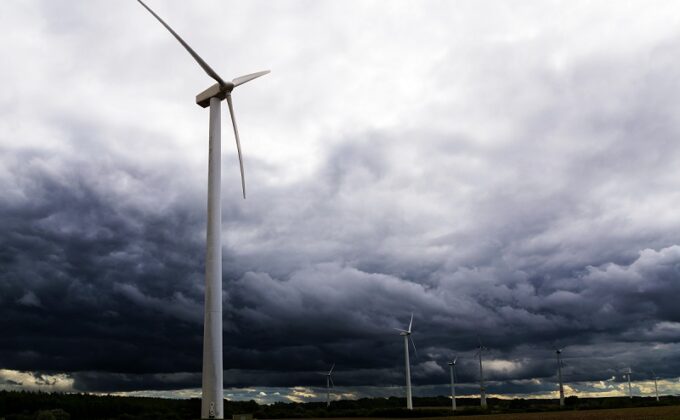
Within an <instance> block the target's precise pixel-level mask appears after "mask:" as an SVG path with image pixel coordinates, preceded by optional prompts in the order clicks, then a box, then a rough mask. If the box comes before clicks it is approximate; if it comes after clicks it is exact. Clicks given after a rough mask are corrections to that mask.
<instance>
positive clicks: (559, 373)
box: [555, 348, 564, 407]
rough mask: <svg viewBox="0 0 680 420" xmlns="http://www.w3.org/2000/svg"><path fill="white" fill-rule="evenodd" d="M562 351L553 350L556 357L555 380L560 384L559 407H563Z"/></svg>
mask: <svg viewBox="0 0 680 420" xmlns="http://www.w3.org/2000/svg"><path fill="white" fill-rule="evenodd" d="M562 350H564V349H558V348H555V354H556V355H557V380H558V381H559V383H560V407H564V385H563V384H562Z"/></svg>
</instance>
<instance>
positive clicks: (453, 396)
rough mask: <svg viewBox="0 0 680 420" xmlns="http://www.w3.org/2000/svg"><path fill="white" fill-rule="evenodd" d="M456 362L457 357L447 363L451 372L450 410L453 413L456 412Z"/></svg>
mask: <svg viewBox="0 0 680 420" xmlns="http://www.w3.org/2000/svg"><path fill="white" fill-rule="evenodd" d="M456 360H458V357H455V358H454V359H453V361H452V362H449V371H450V372H451V410H453V411H456Z"/></svg>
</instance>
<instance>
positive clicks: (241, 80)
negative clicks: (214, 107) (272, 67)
mask: <svg viewBox="0 0 680 420" xmlns="http://www.w3.org/2000/svg"><path fill="white" fill-rule="evenodd" d="M268 73H269V70H263V71H258V72H257V73H251V74H246V75H245V76H241V77H237V78H236V79H234V80H232V81H231V82H232V83H233V84H234V87H236V86H239V85H242V84H244V83H246V82H250V81H251V80H253V79H257V78H258V77H260V76H264V75H265V74H268Z"/></svg>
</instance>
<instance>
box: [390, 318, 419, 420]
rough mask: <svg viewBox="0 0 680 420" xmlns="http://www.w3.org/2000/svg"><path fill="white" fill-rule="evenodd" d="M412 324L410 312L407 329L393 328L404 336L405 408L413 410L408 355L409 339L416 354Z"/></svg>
mask: <svg viewBox="0 0 680 420" xmlns="http://www.w3.org/2000/svg"><path fill="white" fill-rule="evenodd" d="M412 326H413V313H411V322H409V323H408V330H402V329H399V328H395V330H397V331H399V335H401V336H403V337H404V360H405V363H406V408H407V409H409V410H413V396H412V394H411V363H410V361H409V357H408V342H409V340H410V341H411V344H412V345H413V351H414V352H415V353H416V356H417V355H418V351H417V350H416V344H415V343H414V342H413V339H412V338H411V327H412Z"/></svg>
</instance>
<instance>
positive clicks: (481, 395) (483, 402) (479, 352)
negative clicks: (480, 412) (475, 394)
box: [476, 338, 488, 409]
mask: <svg viewBox="0 0 680 420" xmlns="http://www.w3.org/2000/svg"><path fill="white" fill-rule="evenodd" d="M478 339H479V338H478ZM484 350H488V349H487V348H486V347H484V346H482V340H481V339H479V347H478V348H477V354H476V356H479V402H480V405H481V407H482V408H483V409H486V387H485V386H484V371H483V370H482V351H484Z"/></svg>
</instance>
